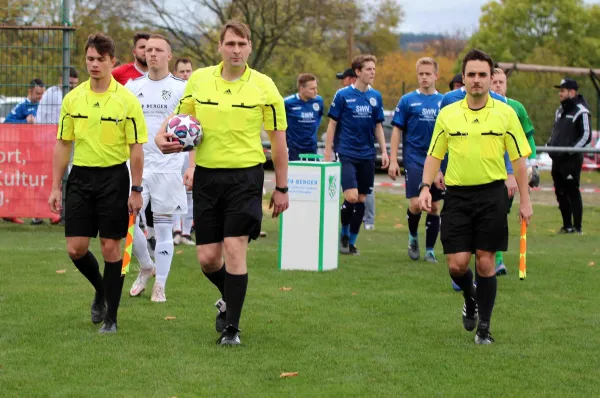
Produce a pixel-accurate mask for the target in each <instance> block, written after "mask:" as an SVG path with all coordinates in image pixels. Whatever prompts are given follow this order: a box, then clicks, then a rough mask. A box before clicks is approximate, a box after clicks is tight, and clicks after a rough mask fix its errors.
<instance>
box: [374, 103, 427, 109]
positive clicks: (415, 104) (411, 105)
mask: <svg viewBox="0 0 600 398" xmlns="http://www.w3.org/2000/svg"><path fill="white" fill-rule="evenodd" d="M419 105H421V103H420V102H415V103H413V104H410V107H411V108H412V107H413V106H419ZM373 106H375V105H373Z"/></svg>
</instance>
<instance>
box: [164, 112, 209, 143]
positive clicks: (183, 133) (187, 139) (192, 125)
mask: <svg viewBox="0 0 600 398" xmlns="http://www.w3.org/2000/svg"><path fill="white" fill-rule="evenodd" d="M167 132H168V133H173V134H174V135H175V137H173V138H172V139H173V140H175V138H177V139H178V140H179V142H180V143H181V145H183V151H184V152H188V151H191V150H193V149H194V148H195V147H196V146H198V145H200V143H201V142H202V126H201V125H200V122H199V121H198V119H196V118H195V117H193V116H192V115H175V116H173V117H172V118H171V119H169V121H168V123H167Z"/></svg>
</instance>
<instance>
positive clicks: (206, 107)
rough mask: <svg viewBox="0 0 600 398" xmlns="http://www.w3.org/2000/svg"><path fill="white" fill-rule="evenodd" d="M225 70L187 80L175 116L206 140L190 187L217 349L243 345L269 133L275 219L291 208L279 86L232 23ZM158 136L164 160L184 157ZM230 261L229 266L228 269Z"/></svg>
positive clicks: (224, 42)
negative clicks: (252, 60)
mask: <svg viewBox="0 0 600 398" xmlns="http://www.w3.org/2000/svg"><path fill="white" fill-rule="evenodd" d="M218 50H219V53H220V54H221V57H222V59H223V62H221V63H220V64H219V65H216V66H210V67H207V68H202V69H198V70H196V71H195V72H194V73H193V74H192V76H191V77H190V79H189V80H188V83H187V86H186V89H185V92H184V95H183V98H182V99H181V102H180V105H179V107H178V108H177V109H176V110H175V113H178V114H181V113H184V114H191V115H194V116H195V117H197V118H198V120H199V121H200V123H201V124H202V130H203V132H204V137H203V141H202V143H200V145H199V146H198V147H197V148H196V150H195V151H193V152H192V153H190V159H191V158H192V156H194V157H195V164H194V163H192V164H191V167H190V168H189V169H188V170H187V171H186V174H185V178H184V179H185V181H186V183H187V184H188V185H191V183H192V181H193V199H194V225H195V229H196V245H197V249H196V250H197V255H198V260H199V262H200V265H201V267H202V271H203V272H204V274H205V275H206V277H207V278H208V279H209V280H210V281H211V282H212V283H213V284H214V285H215V286H216V287H217V288H218V289H219V291H220V293H221V295H222V299H220V300H218V301H217V307H218V308H219V312H218V314H217V320H216V329H217V331H218V332H221V333H222V334H221V337H220V338H219V339H218V340H217V344H221V345H238V344H240V336H239V331H240V330H239V321H240V316H241V313H242V307H243V304H244V299H245V297H246V288H247V286H248V270H247V264H246V254H247V250H248V243H249V241H250V240H252V239H256V238H257V237H258V236H259V234H260V227H261V220H262V189H263V182H264V172H263V167H262V165H263V163H264V162H265V160H266V159H265V155H264V152H263V147H262V143H261V140H260V132H261V129H262V127H263V125H264V129H265V130H266V131H267V133H268V134H269V138H270V141H271V145H272V152H273V161H274V165H275V179H276V188H275V191H274V192H273V195H272V196H271V206H272V207H273V208H274V209H273V217H277V216H278V215H279V214H280V213H281V212H283V211H285V210H286V209H287V207H288V202H289V199H288V194H287V171H288V164H287V159H288V157H287V145H286V139H285V130H286V128H287V123H286V116H285V106H284V102H283V98H282V96H281V95H280V94H279V91H278V90H277V87H276V86H275V84H274V83H273V81H272V80H271V79H270V78H269V77H267V76H265V75H263V74H262V73H260V72H257V71H256V70H254V69H251V68H250V67H249V66H248V64H247V63H246V61H247V60H248V57H249V56H250V53H251V51H252V42H251V41H250V29H248V26H246V25H245V24H243V23H241V22H238V21H229V22H227V23H226V24H225V25H224V26H223V28H222V29H221V35H220V38H219V47H218ZM164 126H166V123H165V124H164V125H163V128H161V131H162V133H160V134H157V136H156V138H155V142H156V144H157V145H158V147H159V148H160V149H161V150H162V151H163V153H170V152H176V151H181V148H182V147H181V145H180V144H179V142H177V141H176V142H167V137H168V136H167V135H166V134H165V133H164ZM223 257H224V258H225V264H226V265H225V264H224V263H223Z"/></svg>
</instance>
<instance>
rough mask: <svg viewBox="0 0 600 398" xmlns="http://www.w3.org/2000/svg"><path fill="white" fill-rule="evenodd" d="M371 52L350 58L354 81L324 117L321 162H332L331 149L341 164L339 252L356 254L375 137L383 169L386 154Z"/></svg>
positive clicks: (370, 179)
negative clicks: (326, 119)
mask: <svg viewBox="0 0 600 398" xmlns="http://www.w3.org/2000/svg"><path fill="white" fill-rule="evenodd" d="M376 63H377V59H376V58H375V57H374V56H373V55H358V56H356V57H354V59H353V60H352V69H353V70H354V72H355V73H356V76H357V78H356V82H354V84H352V85H350V86H347V87H344V88H342V89H340V90H338V91H337V93H335V96H334V97H333V102H332V103H331V107H330V108H329V113H328V114H327V116H328V117H329V118H330V120H329V125H328V126H327V139H326V142H325V161H332V160H333V154H334V151H335V153H336V154H337V157H338V159H339V161H340V162H341V163H342V190H343V191H344V203H343V204H342V209H341V221H342V231H341V234H340V253H342V254H350V255H357V254H359V252H358V250H357V248H356V239H357V237H358V232H359V231H360V226H361V224H362V221H363V216H364V214H365V199H366V197H367V195H368V194H369V193H371V192H372V190H373V183H374V181H375V154H376V152H375V146H374V145H375V139H377V142H378V143H379V146H380V148H382V151H381V163H382V167H383V168H384V169H385V168H387V167H388V165H389V162H390V160H389V157H388V154H387V150H383V148H385V147H386V146H385V137H384V135H383V126H382V124H381V123H382V122H383V121H384V116H383V100H382V97H381V94H380V93H379V91H377V90H375V89H373V88H372V87H371V84H372V83H373V80H374V79H375V64H376Z"/></svg>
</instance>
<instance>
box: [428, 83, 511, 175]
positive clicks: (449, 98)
mask: <svg viewBox="0 0 600 398" xmlns="http://www.w3.org/2000/svg"><path fill="white" fill-rule="evenodd" d="M466 96H467V91H466V90H465V88H464V87H461V88H458V89H456V90H452V91H450V92H448V93H446V94H444V97H443V98H442V102H441V104H440V109H443V108H444V107H445V106H446V105H450V104H453V103H455V102H457V101H461V100H462V99H463V98H465V97H466ZM490 96H491V97H492V98H493V99H495V100H498V101H502V102H504V103H506V102H507V101H506V97H504V96H502V95H500V94H496V93H495V92H493V91H491V90H490ZM504 165H505V166H506V172H507V173H508V174H514V171H513V167H512V163H511V162H510V158H509V156H508V152H505V153H504ZM443 170H444V171H445V167H443Z"/></svg>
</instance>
